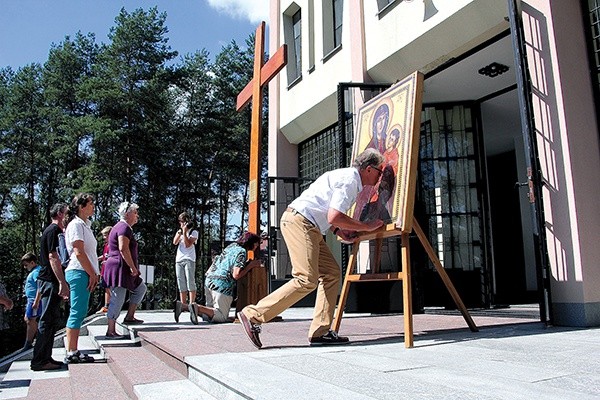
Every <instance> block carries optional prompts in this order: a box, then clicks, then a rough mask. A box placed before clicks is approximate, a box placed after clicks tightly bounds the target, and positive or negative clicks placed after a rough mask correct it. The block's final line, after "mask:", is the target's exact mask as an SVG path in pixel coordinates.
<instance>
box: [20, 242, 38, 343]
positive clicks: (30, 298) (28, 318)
mask: <svg viewBox="0 0 600 400" xmlns="http://www.w3.org/2000/svg"><path fill="white" fill-rule="evenodd" d="M21 265H22V266H23V268H25V269H27V271H29V274H28V275H27V278H26V279H25V297H27V306H26V308H25V317H24V318H23V319H24V320H25V324H26V325H27V334H26V337H25V345H24V346H23V350H28V349H31V348H32V347H33V339H34V338H35V334H36V333H37V329H38V326H37V325H38V324H37V317H38V316H39V311H40V309H39V305H40V298H41V293H40V292H39V291H38V290H37V278H38V275H39V273H40V268H41V267H40V266H39V265H37V257H36V256H35V254H33V253H27V254H25V255H24V256H23V257H22V258H21Z"/></svg>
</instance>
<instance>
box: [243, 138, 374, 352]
mask: <svg viewBox="0 0 600 400" xmlns="http://www.w3.org/2000/svg"><path fill="white" fill-rule="evenodd" d="M384 161H385V159H384V157H383V156H382V155H381V153H379V151H377V150H375V149H367V150H365V151H364V152H362V153H361V154H359V155H358V156H357V157H356V159H355V160H354V164H353V166H352V167H349V168H341V169H336V170H333V171H330V172H326V173H325V174H323V175H321V176H320V177H319V178H318V179H317V180H316V181H315V182H313V183H312V184H311V185H310V186H309V187H308V189H306V190H305V191H304V192H302V194H301V195H300V196H299V197H298V198H297V199H296V200H294V201H292V203H290V205H289V207H288V208H287V210H286V211H285V212H284V213H283V215H282V216H281V233H282V235H283V239H284V240H285V244H286V246H287V249H288V252H289V256H290V261H291V263H292V279H291V280H290V281H288V282H287V283H286V284H285V285H283V286H282V287H280V288H279V289H277V290H276V291H274V292H273V293H271V294H270V295H268V296H267V297H265V298H263V299H262V300H260V301H259V302H258V304H256V305H252V304H251V305H248V306H246V307H245V308H244V309H242V310H241V311H240V312H239V313H238V318H239V320H240V322H241V325H242V327H243V328H244V330H245V332H246V334H247V335H248V338H249V339H250V341H251V342H252V344H254V346H256V347H257V348H259V349H260V348H261V347H262V343H261V341H260V338H259V333H260V328H261V327H260V324H262V323H265V322H268V321H270V320H271V319H272V318H274V317H276V316H277V315H279V314H280V313H281V312H283V311H284V310H286V309H287V308H289V307H291V306H292V305H294V304H295V303H297V302H298V301H299V300H300V299H302V298H303V297H304V296H306V295H307V294H309V293H310V292H312V291H313V290H315V289H317V299H316V302H315V311H314V314H313V321H312V324H311V326H310V329H309V331H308V340H309V342H310V343H311V344H342V343H346V342H348V338H347V337H343V336H338V334H337V332H334V331H332V330H331V329H330V328H331V323H332V322H333V313H334V309H335V303H336V298H337V295H338V290H339V281H340V278H341V271H340V267H339V265H338V264H337V262H336V261H335V259H334V257H333V255H332V254H331V251H330V250H329V247H327V243H325V240H324V237H323V235H325V234H326V233H327V231H328V230H330V231H331V232H333V233H334V234H335V235H337V236H339V237H340V238H341V239H343V240H346V241H354V240H356V239H357V235H356V232H357V231H367V232H368V231H374V230H376V229H378V228H380V227H381V226H383V221H382V220H380V219H378V220H374V221H364V222H362V221H359V220H356V219H354V218H351V217H350V216H348V215H346V212H347V211H348V210H349V209H350V207H351V206H352V204H354V202H355V200H356V197H357V195H358V193H359V192H360V191H361V190H362V189H363V186H367V185H369V186H373V185H375V184H376V183H377V182H378V181H379V178H380V176H381V173H382V168H383V165H382V164H383V163H384Z"/></svg>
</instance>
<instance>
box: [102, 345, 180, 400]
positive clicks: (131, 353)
mask: <svg viewBox="0 0 600 400" xmlns="http://www.w3.org/2000/svg"><path fill="white" fill-rule="evenodd" d="M105 354H106V356H107V359H108V364H107V365H108V367H109V368H110V370H111V372H112V374H113V375H114V376H115V377H116V379H117V380H118V382H119V384H120V385H121V387H122V388H123V389H124V391H125V393H126V394H127V395H128V396H129V397H130V398H132V399H136V398H138V395H137V394H136V393H135V388H136V387H138V386H141V385H148V384H156V385H155V387H160V385H161V384H163V383H165V382H173V381H185V380H187V377H186V376H184V375H182V374H180V373H179V372H177V371H175V370H174V369H172V368H171V367H169V366H168V365H167V364H165V363H164V362H163V361H161V360H160V359H159V358H158V357H156V356H155V355H154V354H152V353H151V352H149V351H148V350H146V349H145V348H144V347H108V348H106V349H105ZM156 390H158V389H156ZM146 392H147V391H146V390H143V389H142V393H146ZM163 393H165V392H163ZM166 393H168V392H166ZM139 398H141V397H139ZM163 398H174V397H172V396H170V395H168V396H165V397H163Z"/></svg>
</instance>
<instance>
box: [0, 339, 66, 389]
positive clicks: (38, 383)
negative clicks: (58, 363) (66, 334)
mask: <svg viewBox="0 0 600 400" xmlns="http://www.w3.org/2000/svg"><path fill="white" fill-rule="evenodd" d="M64 357H65V349H64V348H63V347H56V348H54V349H53V350H52V358H54V359H55V360H62V359H63V358H64ZM30 364H31V361H30V360H20V361H14V362H13V363H12V364H11V366H10V368H9V370H8V372H7V373H6V374H5V376H4V379H3V380H2V382H0V399H19V398H29V399H65V400H68V399H72V398H73V397H72V395H71V391H70V389H69V370H68V369H67V366H64V367H63V368H62V369H57V370H53V371H32V370H31V369H30V368H29V367H30Z"/></svg>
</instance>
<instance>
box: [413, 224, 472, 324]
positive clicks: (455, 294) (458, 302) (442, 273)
mask: <svg viewBox="0 0 600 400" xmlns="http://www.w3.org/2000/svg"><path fill="white" fill-rule="evenodd" d="M413 230H414V231H415V233H416V234H417V236H418V237H419V240H420V241H421V244H422V245H423V247H424V248H425V251H426V252H427V255H429V259H430V260H431V262H432V263H433V266H434V267H435V270H436V271H437V272H438V274H439V275H440V278H442V281H443V282H444V284H445V285H446V289H448V292H449V293H450V296H452V299H453V300H454V303H455V304H456V307H458V309H459V311H460V313H461V314H462V316H463V318H464V319H465V321H466V322H467V325H469V328H470V329H471V331H472V332H479V328H477V325H475V322H474V321H473V319H472V318H471V315H470V314H469V311H467V308H466V307H465V305H464V304H463V302H462V299H461V298H460V296H459V295H458V292H457V291H456V289H455V288H454V285H453V284H452V281H451V280H450V277H449V276H448V274H447V273H446V270H445V269H444V267H443V266H442V263H441V262H440V259H439V258H438V257H437V255H436V254H435V250H433V247H431V244H430V243H429V240H428V239H427V237H426V236H425V233H424V232H423V230H422V229H421V227H420V226H419V224H418V223H417V220H416V219H414V218H413Z"/></svg>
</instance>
